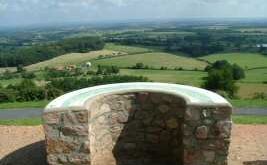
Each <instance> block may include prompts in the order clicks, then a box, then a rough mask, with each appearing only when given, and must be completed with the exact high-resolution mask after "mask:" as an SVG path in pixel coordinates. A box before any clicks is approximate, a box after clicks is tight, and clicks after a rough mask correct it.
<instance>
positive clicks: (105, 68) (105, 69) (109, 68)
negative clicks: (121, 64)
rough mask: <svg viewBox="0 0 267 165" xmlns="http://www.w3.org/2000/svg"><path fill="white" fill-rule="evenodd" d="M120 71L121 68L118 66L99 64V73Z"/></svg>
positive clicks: (105, 73)
mask: <svg viewBox="0 0 267 165" xmlns="http://www.w3.org/2000/svg"><path fill="white" fill-rule="evenodd" d="M119 72H120V69H119V68H118V67H117V66H102V65H98V66H97V71H96V74H97V75H112V74H118V73H119Z"/></svg>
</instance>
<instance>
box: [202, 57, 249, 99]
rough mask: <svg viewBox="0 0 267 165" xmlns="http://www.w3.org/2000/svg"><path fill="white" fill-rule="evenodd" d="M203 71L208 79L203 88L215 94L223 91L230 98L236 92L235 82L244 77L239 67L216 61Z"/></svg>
mask: <svg viewBox="0 0 267 165" xmlns="http://www.w3.org/2000/svg"><path fill="white" fill-rule="evenodd" d="M205 70H206V71H208V77H207V78H206V80H205V82H204V84H203V87H204V88H206V89H209V90H212V91H216V92H218V91H224V92H226V93H227V94H228V95H229V96H230V97H234V96H235V93H236V92H237V90H238V88H237V86H236V85H235V80H240V79H242V78H244V77H245V73H244V70H243V69H242V68H241V67H240V66H238V65H236V64H234V65H231V64H230V63H228V62H227V61H216V62H215V63H213V64H212V65H210V66H208V67H207V68H206V69H205Z"/></svg>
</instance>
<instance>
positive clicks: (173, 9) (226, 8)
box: [0, 0, 267, 26]
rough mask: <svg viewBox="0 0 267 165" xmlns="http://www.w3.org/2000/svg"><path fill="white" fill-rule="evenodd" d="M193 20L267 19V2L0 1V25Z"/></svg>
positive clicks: (145, 0) (263, 0) (228, 0)
mask: <svg viewBox="0 0 267 165" xmlns="http://www.w3.org/2000/svg"><path fill="white" fill-rule="evenodd" d="M192 17H193V18H195V17H197V18H198V17H205V18H207V17H223V18H229V17H231V18H232V17H234V18H236V17H252V18H254V17H266V18H267V0H0V26H15V25H30V24H39V23H45V24H48V23H63V22H95V21H108V20H135V19H167V18H178V19H179V18H192Z"/></svg>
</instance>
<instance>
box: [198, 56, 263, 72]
mask: <svg viewBox="0 0 267 165" xmlns="http://www.w3.org/2000/svg"><path fill="white" fill-rule="evenodd" d="M200 59H204V60H207V61H209V62H215V61H218V60H227V61H228V62H230V63H232V64H234V63H236V64H238V65H240V66H241V67H243V68H244V69H253V68H259V67H267V56H264V55H261V54H255V53H219V54H212V55H208V56H204V57H201V58H200Z"/></svg>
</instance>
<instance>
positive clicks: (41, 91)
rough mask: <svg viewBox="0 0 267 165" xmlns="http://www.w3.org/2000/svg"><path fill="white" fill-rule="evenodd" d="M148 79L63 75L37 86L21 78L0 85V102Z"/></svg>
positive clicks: (49, 96) (58, 94) (45, 96)
mask: <svg viewBox="0 0 267 165" xmlns="http://www.w3.org/2000/svg"><path fill="white" fill-rule="evenodd" d="M146 81H149V80H148V79H147V78H146V77H142V76H122V75H105V76H93V77H92V78H76V77H64V78H55V79H51V81H50V82H49V83H47V84H46V85H45V86H38V85H37V84H36V83H35V82H34V81H33V80H31V79H23V80H22V82H20V83H17V84H14V85H8V86H7V87H2V86H0V103H2V102H14V101H18V102H25V101H38V100H51V99H54V98H56V97H58V96H60V95H62V94H64V93H65V92H70V91H73V90H78V89H82V88H86V87H92V86H96V85H104V84H113V83H125V82H146Z"/></svg>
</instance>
